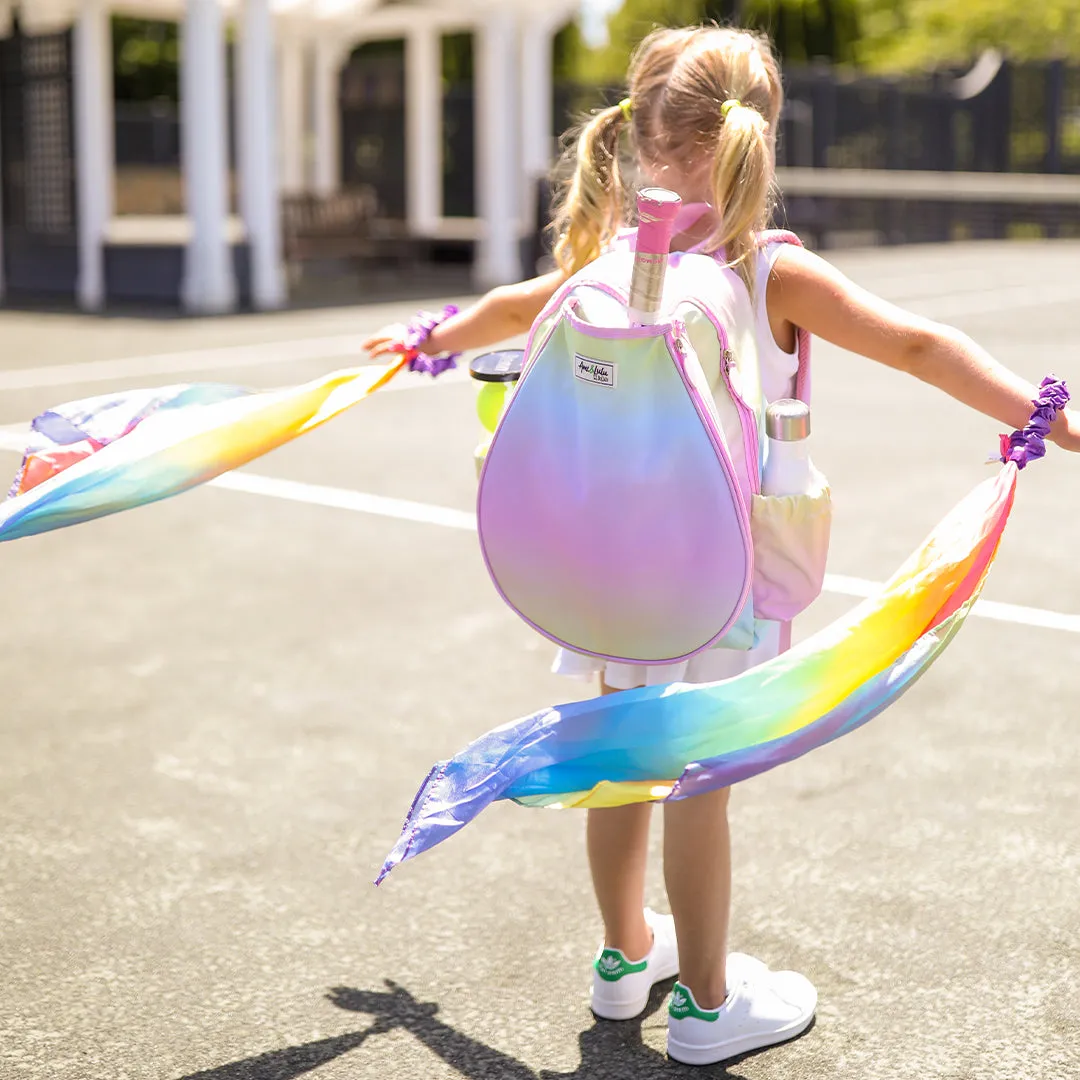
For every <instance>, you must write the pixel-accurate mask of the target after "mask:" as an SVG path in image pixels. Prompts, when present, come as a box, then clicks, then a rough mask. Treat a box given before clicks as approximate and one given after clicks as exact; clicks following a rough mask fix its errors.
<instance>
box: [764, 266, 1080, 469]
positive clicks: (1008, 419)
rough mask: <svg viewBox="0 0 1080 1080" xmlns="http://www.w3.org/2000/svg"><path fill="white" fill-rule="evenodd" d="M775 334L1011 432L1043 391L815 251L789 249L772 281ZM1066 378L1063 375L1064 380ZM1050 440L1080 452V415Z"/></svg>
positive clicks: (1072, 415)
mask: <svg viewBox="0 0 1080 1080" xmlns="http://www.w3.org/2000/svg"><path fill="white" fill-rule="evenodd" d="M767 305H768V312H769V321H770V322H771V323H772V325H773V327H774V330H775V329H776V328H777V327H778V326H779V325H780V324H781V323H783V322H790V323H794V324H795V325H796V326H801V327H803V328H804V329H806V330H808V331H809V332H810V333H812V334H814V335H816V336H817V337H821V338H824V339H825V340H826V341H831V342H832V343H833V344H834V345H839V346H840V347H841V348H842V349H847V350H849V351H850V352H854V353H859V354H861V355H862V356H867V357H869V358H870V359H871V360H877V361H878V362H879V363H882V364H886V365H888V366H889V367H893V368H897V369H898V370H900V371H906V372H908V373H909V374H911V375H914V376H915V377H916V378H919V379H922V380H923V381H924V382H928V383H930V384H931V385H933V386H936V387H938V388H939V389H941V390H944V391H945V393H947V394H949V395H951V396H952V397H954V398H956V399H957V400H958V401H962V402H963V403H964V404H965V405H969V406H970V407H971V408H973V409H977V410H978V411H979V412H981V413H985V414H986V415H987V416H991V417H993V418H994V419H995V420H999V421H1000V422H1001V423H1003V424H1007V425H1008V426H1009V427H1011V428H1023V426H1024V425H1025V424H1026V423H1027V422H1028V420H1029V419H1030V416H1031V403H1032V400H1033V399H1034V398H1035V397H1037V396H1038V391H1037V389H1036V387H1034V386H1033V385H1032V384H1031V383H1029V382H1028V381H1027V380H1026V379H1022V378H1021V377H1020V376H1019V375H1016V374H1014V373H1013V372H1011V371H1009V369H1008V368H1006V367H1003V366H1002V365H1001V364H999V363H998V362H997V361H996V360H995V359H994V358H993V357H992V356H990V354H989V353H988V352H986V350H985V349H983V348H981V347H980V346H979V345H977V344H976V343H975V342H974V341H972V340H971V338H969V337H968V336H967V335H966V334H964V333H962V332H961V331H959V330H956V329H954V328H953V327H951V326H944V325H942V324H941V323H936V322H933V321H931V320H930V319H925V318H923V317H921V316H919V315H913V314H912V313H911V312H908V311H904V310H903V309H902V308H899V307H896V306H895V305H893V304H890V303H889V302H888V301H886V300H882V299H881V298H880V297H878V296H875V295H874V294H873V293H870V292H868V291H867V290H865V289H863V288H861V287H860V286H858V285H856V284H855V283H854V282H853V281H851V280H850V279H848V278H847V277H845V276H844V275H843V274H842V273H841V272H840V271H839V270H837V269H836V268H835V267H834V266H831V265H830V264H829V263H827V262H826V261H825V260H824V259H822V258H819V257H818V256H817V255H814V254H813V253H811V252H809V251H804V250H803V249H801V248H797V247H794V246H792V247H788V248H785V249H784V251H782V252H781V253H780V255H779V256H778V257H777V260H776V263H775V271H774V273H773V275H772V276H771V278H770V279H769V287H768V297H767ZM1061 374H1064V373H1061ZM1050 434H1051V438H1052V439H1053V440H1054V441H1055V442H1056V443H1058V445H1059V446H1062V447H1064V448H1065V449H1066V450H1077V451H1080V415H1078V414H1077V413H1076V411H1075V410H1067V411H1065V412H1062V413H1059V414H1058V417H1057V419H1056V420H1055V422H1054V425H1053V427H1052V428H1051V433H1050Z"/></svg>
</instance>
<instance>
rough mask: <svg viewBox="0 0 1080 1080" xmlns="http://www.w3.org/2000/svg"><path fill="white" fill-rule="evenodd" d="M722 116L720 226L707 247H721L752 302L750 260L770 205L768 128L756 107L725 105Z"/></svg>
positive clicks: (716, 181) (715, 172)
mask: <svg viewBox="0 0 1080 1080" xmlns="http://www.w3.org/2000/svg"><path fill="white" fill-rule="evenodd" d="M722 113H723V120H722V122H721V124H720V136H719V139H718V142H717V149H716V156H715V158H714V159H713V168H712V190H713V205H714V206H715V207H716V209H717V211H718V213H719V215H720V227H719V229H718V230H717V232H716V233H715V234H714V235H713V237H712V238H711V244H712V245H715V246H716V247H717V248H721V247H722V248H723V249H724V255H725V259H726V260H727V265H728V266H731V267H733V268H734V269H735V271H736V272H737V273H738V275H739V277H740V278H742V280H743V282H744V283H745V285H746V288H747V290H748V291H749V293H750V298H751V299H754V293H755V285H756V281H755V270H754V259H753V258H752V256H753V254H754V252H755V250H756V245H757V234H758V233H759V232H760V231H761V230H763V229H764V228H765V227H766V224H767V222H768V219H769V215H770V213H771V212H772V203H773V190H774V189H773V170H772V148H771V146H770V143H769V136H768V128H769V125H768V123H767V121H766V120H765V117H764V116H762V114H761V113H760V112H758V110H757V109H755V108H753V107H752V106H749V105H744V104H742V103H741V102H739V101H728V102H725V103H724V106H723V108H722Z"/></svg>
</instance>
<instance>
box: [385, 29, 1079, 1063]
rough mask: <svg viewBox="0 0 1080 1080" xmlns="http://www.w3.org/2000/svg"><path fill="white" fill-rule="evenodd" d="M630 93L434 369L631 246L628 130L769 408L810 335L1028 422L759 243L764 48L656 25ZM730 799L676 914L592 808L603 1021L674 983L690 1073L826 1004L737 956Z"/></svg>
mask: <svg viewBox="0 0 1080 1080" xmlns="http://www.w3.org/2000/svg"><path fill="white" fill-rule="evenodd" d="M628 82H629V96H628V97H627V99H626V100H624V101H623V102H622V103H621V104H620V105H617V106H613V107H612V108H609V109H605V110H603V111H602V112H599V113H597V114H596V115H595V116H594V117H593V119H592V120H591V122H590V123H589V124H588V125H587V126H586V127H585V128H584V130H583V131H582V132H581V135H580V137H579V138H578V140H577V145H576V147H575V148H574V151H573V153H574V156H575V158H576V162H575V167H574V170H573V175H572V179H571V180H570V182H569V184H568V185H567V188H566V190H565V192H564V194H563V196H562V198H561V202H560V205H559V206H558V208H557V213H556V217H555V230H556V236H557V242H556V245H555V258H556V262H557V265H558V269H557V270H555V271H553V272H552V273H550V274H546V275H544V276H542V277H539V278H536V279H534V280H532V281H527V282H523V283H522V284H520V285H515V286H508V287H503V288H498V289H495V290H493V291H492V292H490V293H488V294H487V295H486V296H485V297H483V299H481V300H480V301H479V303H478V304H477V305H476V306H475V307H473V308H472V309H471V310H469V311H466V312H464V313H461V314H457V315H453V316H452V317H450V318H448V319H446V320H445V321H443V322H441V323H439V324H438V325H435V326H434V328H431V326H430V324H426V325H424V326H423V329H422V331H421V333H422V335H423V344H424V347H423V352H424V353H425V354H426V355H436V354H439V353H442V352H457V351H460V350H465V349H472V348H477V347H480V346H484V345H491V344H494V343H496V342H499V341H502V340H504V339H506V338H508V337H512V336H514V335H516V334H519V333H521V332H523V331H525V330H527V329H528V328H529V326H530V325H531V324H532V322H533V320H534V319H535V318H536V316H537V315H538V314H539V312H540V311H541V309H542V308H543V306H544V304H545V303H546V302H547V300H548V299H549V298H550V297H551V296H552V294H553V293H554V292H555V290H556V289H557V288H558V287H559V286H560V285H561V284H562V283H563V282H564V281H565V280H566V279H567V277H569V276H570V275H571V274H573V273H574V272H576V271H577V270H579V269H581V268H582V267H583V266H585V265H586V264H587V263H589V262H590V261H591V260H592V259H594V258H596V257H597V256H598V255H599V254H600V253H601V252H602V251H604V250H605V249H607V248H608V247H610V246H612V245H620V244H621V245H628V244H632V243H633V231H632V230H625V229H624V228H623V226H624V214H625V208H626V206H627V205H628V204H629V202H630V198H629V196H630V194H631V193H630V191H629V190H628V185H627V183H626V181H625V179H624V176H623V171H622V166H621V164H620V140H621V137H622V136H623V135H624V134H626V135H628V136H629V142H630V147H631V148H632V150H633V152H634V158H635V162H636V166H637V173H638V176H639V177H640V179H641V180H643V181H644V182H646V183H648V184H651V185H658V186H662V187H665V188H669V189H671V190H673V191H675V192H677V193H678V194H679V195H680V196H681V197H682V200H683V202H684V204H692V203H698V204H707V206H705V207H704V211H705V212H704V213H703V214H702V215H701V216H700V217H699V218H698V219H697V221H696V222H695V223H694V224H693V225H692V226H689V227H688V228H687V229H686V230H685V231H684V232H683V233H682V235H679V236H677V237H675V239H674V242H673V244H672V250H675V251H679V250H686V249H688V248H691V247H694V246H695V245H698V244H700V243H701V242H702V241H704V242H705V243H704V248H705V250H708V251H711V252H713V253H714V256H715V258H717V259H718V260H720V261H721V262H722V264H723V265H724V266H725V267H726V268H728V271H727V273H726V274H725V282H726V286H727V288H728V289H729V290H730V294H731V295H730V296H728V297H724V298H718V299H721V300H723V301H724V306H725V308H726V309H727V310H730V311H731V312H733V313H734V316H733V317H734V320H735V323H736V325H735V326H734V327H733V328H729V329H732V330H733V331H734V333H733V339H734V340H737V341H739V342H740V348H742V349H744V350H745V349H746V348H752V349H754V350H756V352H757V358H758V363H759V367H760V370H761V372H762V382H763V389H764V392H765V397H766V399H767V400H775V399H778V398H784V397H792V396H794V380H795V375H796V372H797V368H798V358H797V348H796V335H797V328H798V329H801V330H803V331H805V332H809V333H811V334H816V335H818V336H820V337H822V338H825V339H826V340H828V341H831V342H833V343H835V344H836V345H839V346H840V347H841V348H844V349H847V350H850V351H851V352H855V353H860V354H862V355H864V356H867V357H869V358H870V359H873V360H876V361H878V362H879V363H883V364H887V365H889V366H890V367H894V368H898V369H900V370H902V371H906V372H908V373H910V374H912V375H914V376H916V377H917V378H919V379H922V380H924V381H926V382H929V383H931V384H933V385H934V386H937V387H939V388H940V389H942V390H944V391H945V392H946V393H948V394H951V395H952V396H953V397H955V398H957V399H959V400H960V401H962V402H964V403H965V404H967V405H969V406H971V407H972V408H974V409H977V410H979V411H980V412H983V413H985V414H987V415H988V416H991V417H993V418H995V419H996V420H998V421H1000V422H1002V423H1003V424H1006V425H1008V426H1009V427H1010V428H1022V427H1023V426H1024V424H1025V423H1026V422H1027V420H1028V418H1029V415H1030V412H1031V402H1032V399H1033V398H1034V397H1035V396H1036V394H1037V392H1036V389H1035V387H1033V386H1032V385H1030V384H1029V383H1027V382H1026V381H1025V380H1023V379H1021V378H1019V377H1018V376H1016V375H1013V374H1012V373H1011V372H1009V371H1007V370H1006V369H1004V368H1003V367H1001V365H999V364H997V363H996V362H995V361H994V360H993V359H992V358H991V357H990V356H989V355H987V354H986V353H985V352H984V351H983V350H982V349H980V348H979V347H978V346H977V345H976V344H975V343H974V342H973V341H971V340H970V339H969V338H968V337H966V336H965V335H963V334H962V333H960V332H959V331H956V330H953V329H950V328H947V327H944V326H940V325H937V324H934V323H931V322H929V321H927V320H926V319H922V318H919V317H917V316H914V315H911V314H908V313H906V312H904V311H902V310H900V309H898V308H895V307H893V306H892V305H890V304H888V303H886V302H884V301H883V300H880V299H878V298H877V297H875V296H872V295H870V294H869V293H867V292H865V291H864V290H862V289H861V288H859V287H858V286H856V285H855V284H853V283H852V282H851V281H849V280H847V279H846V278H845V277H844V276H843V275H842V274H840V273H839V272H838V271H836V270H835V269H834V268H833V267H831V266H830V265H829V264H828V263H826V262H824V261H823V260H822V259H820V258H818V257H816V256H815V255H812V254H810V253H809V252H806V251H804V250H802V249H801V248H799V247H797V246H794V245H790V244H779V243H775V244H767V245H763V244H761V243H759V241H758V237H759V235H760V234H761V233H762V232H763V230H764V229H765V227H766V223H767V221H768V219H769V216H770V213H771V210H772V194H773V172H774V163H775V135H776V125H777V118H778V116H779V114H780V107H781V102H782V90H781V84H780V76H779V72H778V69H777V64H776V61H775V59H774V58H773V55H772V53H771V50H770V47H769V44H768V42H767V41H766V40H765V39H763V38H761V37H758V36H756V35H753V34H750V33H747V32H742V31H737V30H732V29H721V28H717V27H696V28H688V29H679V30H658V31H656V32H654V33H652V34H650V35H649V36H648V37H647V38H646V39H645V40H644V41H643V42H642V43H641V45H640V47H639V48H638V50H637V52H636V54H635V55H634V57H633V60H632V63H631V67H630V72H629V77H628ZM414 336H415V335H414ZM401 340H402V334H401V329H400V328H389V329H388V330H386V331H383V332H382V333H380V334H378V335H376V336H375V337H373V338H371V339H370V340H369V341H368V342H367V343H366V347H367V348H368V350H369V351H370V352H371V354H372V355H373V356H378V355H380V354H383V353H389V352H393V351H395V350H396V349H399V348H400V342H401ZM1051 434H1052V437H1053V438H1054V439H1055V441H1056V442H1057V443H1058V444H1059V445H1061V446H1063V447H1065V448H1067V449H1069V450H1080V422H1078V417H1077V415H1076V413H1075V412H1067V413H1062V414H1060V415H1059V417H1058V419H1057V421H1056V423H1055V425H1054V428H1053V430H1052V432H1051ZM779 630H780V628H779V625H778V624H776V625H774V626H773V627H772V632H771V633H770V634H768V635H766V638H765V641H764V642H763V643H762V644H760V645H759V646H757V647H756V648H754V649H753V650H752V651H750V652H749V653H739V652H736V651H733V650H726V649H712V650H709V651H706V652H705V653H701V654H698V655H697V656H695V657H693V658H692V659H691V660H689V661H688V662H684V663H681V664H675V665H663V666H653V667H633V666H630V665H623V664H615V663H605V662H603V661H600V660H595V659H593V658H590V657H584V656H579V655H576V654H572V653H569V652H567V651H566V650H559V654H558V655H557V657H556V660H555V665H554V670H555V671H557V672H560V673H564V674H570V675H583V674H585V675H587V674H590V673H593V672H595V673H597V674H599V676H600V690H601V693H605V694H606V693H611V692H615V691H618V690H624V689H629V688H631V687H635V686H640V685H644V684H653V683H667V682H672V681H675V680H682V681H689V682H706V681H713V680H716V679H723V678H727V677H729V676H732V675H735V674H738V673H739V672H740V671H743V670H745V669H746V668H748V667H750V666H753V665H755V664H759V663H761V662H762V661H764V660H767V659H770V658H771V657H773V656H775V655H776V654H777V653H778V651H779V649H780V633H779ZM727 804H728V793H727V792H726V791H721V792H714V793H711V794H706V795H701V796H698V797H695V798H691V799H686V800H685V801H681V802H674V803H668V804H666V805H665V807H664V874H665V883H666V885H667V893H668V899H669V901H670V905H671V910H672V913H673V918H672V916H661V915H656V914H654V913H653V912H651V911H649V910H643V895H644V888H645V863H646V851H647V841H648V831H649V820H650V812H651V806H650V805H649V804H636V805H631V806H623V807H618V808H615V809H603V810H590V811H589V812H588V824H587V848H588V856H589V864H590V868H591V871H592V878H593V885H594V888H595V891H596V898H597V901H598V904H599V907H600V913H601V915H602V917H603V922H604V941H603V944H602V946H601V947H600V950H599V951H598V953H597V956H596V958H595V960H594V972H593V991H592V1007H593V1011H594V1012H595V1013H596V1014H597V1015H598V1016H601V1017H604V1018H608V1019H629V1018H631V1017H633V1016H636V1015H638V1014H639V1013H640V1012H641V1011H642V1010H643V1009H644V1008H645V1006H646V1004H647V1002H648V998H649V991H650V988H651V987H652V985H653V983H655V982H658V981H660V980H662V979H666V978H670V977H672V976H674V975H675V974H676V973H678V975H679V981H678V982H677V983H676V984H675V988H674V991H673V993H672V997H671V1004H670V1006H669V1020H668V1052H669V1054H670V1055H671V1056H672V1057H673V1058H675V1059H677V1060H679V1061H684V1062H688V1063H691V1064H709V1063H713V1062H718V1061H723V1060H725V1059H728V1058H731V1057H734V1056H737V1055H740V1054H744V1053H747V1052H749V1051H752V1050H756V1049H760V1048H762V1047H765V1046H769V1045H772V1044H775V1043H778V1042H782V1041H784V1040H786V1039H789V1038H792V1037H794V1036H796V1035H798V1034H799V1033H801V1032H802V1031H804V1030H805V1029H806V1028H807V1027H808V1026H809V1024H810V1021H811V1020H812V1018H813V1015H814V1009H815V1007H816V1004H817V994H816V991H815V990H814V988H813V986H812V985H811V984H810V983H809V982H808V981H807V980H806V979H805V978H803V977H802V976H801V975H798V974H796V973H794V972H774V971H770V970H769V968H767V967H766V966H765V965H764V964H763V963H761V962H760V961H757V960H753V959H751V958H750V957H747V956H742V955H740V954H737V953H732V954H729V953H728V917H729V910H730V902H731V861H730V847H729V833H728V821H727ZM676 940H677V942H678V944H677V947H676Z"/></svg>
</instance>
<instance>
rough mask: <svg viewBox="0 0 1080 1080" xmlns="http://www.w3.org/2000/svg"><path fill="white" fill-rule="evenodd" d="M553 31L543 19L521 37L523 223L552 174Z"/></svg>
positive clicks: (535, 20)
mask: <svg viewBox="0 0 1080 1080" xmlns="http://www.w3.org/2000/svg"><path fill="white" fill-rule="evenodd" d="M554 40H555V28H554V26H553V25H552V23H551V22H550V21H549V20H548V19H546V18H543V17H538V18H532V19H529V20H528V21H527V22H526V23H525V25H524V27H523V28H522V33H521V166H522V169H523V171H524V173H525V186H524V189H523V196H524V205H523V206H522V220H524V221H526V222H529V223H531V222H532V220H533V217H534V216H535V213H536V182H537V181H538V180H539V179H540V178H541V177H543V176H547V174H548V173H549V172H550V171H551V165H552V157H553V149H554V145H555V138H554V135H553V134H552V130H551V128H552V124H553V123H554V117H553V96H554V93H555V87H554V76H553V70H552V69H553V64H554V57H553V54H552V47H553V43H554Z"/></svg>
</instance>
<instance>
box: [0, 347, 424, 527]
mask: <svg viewBox="0 0 1080 1080" xmlns="http://www.w3.org/2000/svg"><path fill="white" fill-rule="evenodd" d="M412 360H413V357H412V356H410V355H409V354H404V355H402V356H401V357H400V358H399V359H398V360H397V361H395V362H394V363H392V364H390V365H389V366H379V367H360V368H351V369H347V370H343V371H336V372H333V373H332V374H330V375H326V376H324V377H323V378H320V379H316V380H314V381H313V382H309V383H305V384H303V385H302V386H295V387H289V388H288V389H284V390H271V391H265V392H258V393H256V392H252V391H249V390H245V389H243V388H241V387H232V386H221V385H217V384H215V383H193V384H184V385H179V386H166V387H162V388H160V389H156V390H134V391H127V392H125V393H122V394H116V395H103V396H100V397H95V398H87V399H84V400H82V401H75V402H71V403H69V404H67V405H61V406H57V407H56V408H55V409H50V410H49V411H48V412H45V413H42V415H41V416H39V417H37V418H36V419H35V420H34V422H33V424H32V425H31V434H30V437H29V440H28V442H29V445H28V447H27V449H26V454H25V456H24V458H23V463H22V466H21V468H20V469H19V472H18V474H17V475H16V477H15V483H14V484H13V485H12V488H11V492H10V495H9V498H8V499H7V501H6V502H4V503H0V541H2V540H16V539H19V538H20V537H25V536H33V535H35V534H37V533H42V532H48V531H50V530H52V529H61V528H64V527H65V526H68V525H78V524H80V523H81V522H84V521H90V520H92V519H94V518H99V517H104V516H105V515H106V514H115V513H118V512H119V511H121V510H130V509H132V508H134V507H136V506H142V505H143V504H144V503H151V502H157V501H158V500H159V499H167V498H168V497H169V496H171V495H178V494H179V493H180V492H182V491H187V490H188V489H189V488H193V487H195V486H197V485H198V484H204V483H206V481H207V480H212V479H213V478H214V477H215V476H220V475H221V474H222V473H225V472H228V471H229V470H230V469H235V468H238V467H239V466H241V465H245V464H246V463H247V462H249V461H252V460H253V459H255V458H257V457H261V456H262V455H263V454H265V453H268V452H269V451H270V450H273V449H275V448H276V447H278V446H281V445H282V444H283V443H286V442H289V441H290V440H292V439H295V438H296V437H297V436H298V435H303V434H305V433H306V432H308V431H312V430H314V429H315V428H317V427H318V426H319V425H320V424H324V423H326V421H327V420H330V419H332V418H333V417H335V416H337V415H338V414H339V413H341V412H343V411H344V410H345V409H348V408H350V407H351V406H353V405H355V404H356V403H357V402H358V401H361V400H362V399H363V398H365V397H367V396H368V395H370V394H372V393H374V392H375V391H376V390H378V389H379V388H380V387H381V386H385V385H386V383H388V382H389V381H390V380H391V379H392V378H393V377H394V375H396V374H397V373H398V372H399V371H400V370H401V369H402V368H403V367H405V366H406V365H408V364H410V363H411V362H412Z"/></svg>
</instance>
